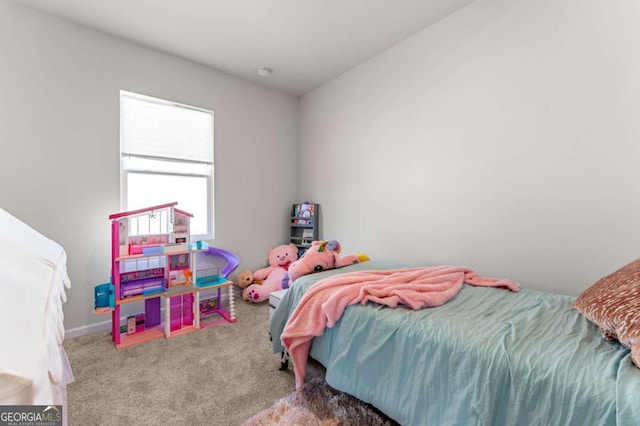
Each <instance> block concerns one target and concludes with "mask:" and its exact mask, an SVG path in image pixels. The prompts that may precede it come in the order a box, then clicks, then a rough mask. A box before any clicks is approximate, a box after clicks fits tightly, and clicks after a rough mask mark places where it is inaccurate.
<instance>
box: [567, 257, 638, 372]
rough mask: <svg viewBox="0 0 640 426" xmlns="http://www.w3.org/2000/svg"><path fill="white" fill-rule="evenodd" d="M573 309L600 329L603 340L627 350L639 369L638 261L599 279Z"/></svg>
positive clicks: (577, 301) (583, 294) (579, 298)
mask: <svg viewBox="0 0 640 426" xmlns="http://www.w3.org/2000/svg"><path fill="white" fill-rule="evenodd" d="M573 307H574V308H575V309H576V310H577V311H578V312H580V313H581V314H582V315H584V316H585V317H586V318H587V319H588V320H589V321H591V322H593V323H594V324H596V325H597V326H598V327H600V330H601V331H602V334H603V335H604V337H605V338H606V339H608V340H614V339H618V341H619V342H620V343H621V344H622V345H624V346H626V347H628V348H630V349H631V360H632V361H633V363H634V364H635V365H636V366H638V367H640V259H637V260H634V261H633V262H631V263H629V264H628V265H625V266H623V267H622V268H620V269H618V270H617V271H615V272H613V273H611V274H609V275H607V276H606V277H603V278H600V279H599V280H598V281H597V282H596V283H595V284H593V285H592V286H591V287H589V288H588V289H586V290H585V291H584V292H583V293H582V294H580V296H578V298H577V299H576V301H575V303H574V304H573Z"/></svg>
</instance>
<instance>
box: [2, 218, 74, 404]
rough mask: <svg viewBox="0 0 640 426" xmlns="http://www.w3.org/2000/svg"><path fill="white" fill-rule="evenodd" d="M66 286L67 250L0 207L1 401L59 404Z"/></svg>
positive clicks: (62, 379)
mask: <svg viewBox="0 0 640 426" xmlns="http://www.w3.org/2000/svg"><path fill="white" fill-rule="evenodd" d="M68 288H70V280H69V276H68V274H67V256H66V253H65V251H64V249H63V248H62V247H61V246H60V245H59V244H57V243H56V242H54V241H52V240H50V239H49V238H46V237H44V236H43V235H42V234H40V233H38V232H37V231H35V230H34V229H32V228H30V227H29V226H28V225H26V224H24V223H23V222H21V221H20V220H18V219H16V218H15V217H13V216H12V215H10V214H9V213H7V212H6V211H5V210H3V209H0V323H1V324H2V327H0V405H15V404H36V405H48V404H53V403H60V402H56V401H55V398H54V393H55V392H56V391H55V387H56V386H57V385H59V384H63V385H64V374H65V373H64V371H65V363H64V360H63V357H62V355H61V345H62V341H63V340H64V314H63V310H62V304H63V303H64V302H65V301H66V299H67V297H66V293H65V289H68Z"/></svg>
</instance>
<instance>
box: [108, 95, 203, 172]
mask: <svg viewBox="0 0 640 426" xmlns="http://www.w3.org/2000/svg"><path fill="white" fill-rule="evenodd" d="M120 125H121V141H120V142H121V150H122V154H128V155H138V156H145V157H158V158H171V159H176V160H188V161H198V162H203V163H213V144H212V143H211V141H212V140H213V113H212V112H211V111H205V110H200V109H197V108H193V107H189V106H186V105H180V104H172V103H167V102H164V101H158V100H155V99H154V98H150V97H146V96H141V95H137V94H130V93H127V92H123V93H122V96H121V103H120Z"/></svg>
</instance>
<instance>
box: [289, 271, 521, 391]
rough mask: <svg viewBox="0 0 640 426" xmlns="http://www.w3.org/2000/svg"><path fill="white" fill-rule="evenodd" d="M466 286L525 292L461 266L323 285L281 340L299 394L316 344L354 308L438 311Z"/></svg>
mask: <svg viewBox="0 0 640 426" xmlns="http://www.w3.org/2000/svg"><path fill="white" fill-rule="evenodd" d="M463 283H468V284H471V285H474V286H484V287H499V288H505V289H509V290H511V291H518V290H519V289H520V286H519V285H518V284H517V283H515V282H513V281H510V280H505V279H496V278H484V277H481V276H480V275H478V274H476V273H475V272H474V271H472V270H470V269H468V268H462V267H457V266H436V267H428V268H406V269H389V270H379V271H357V272H350V273H345V274H338V275H334V276H331V277H327V278H325V279H323V280H320V281H318V282H317V283H316V284H315V285H313V286H312V287H311V288H310V289H309V290H308V291H307V292H306V293H305V295H304V296H303V297H302V299H301V300H300V303H299V304H298V306H297V307H296V309H295V310H294V312H293V314H292V315H291V317H290V318H289V321H288V322H287V325H286V326H285V328H284V330H283V332H282V335H281V340H282V344H283V345H284V347H285V348H287V350H288V351H289V355H290V357H291V360H292V361H293V370H294V373H295V376H296V389H297V390H301V389H302V387H303V385H304V375H305V370H306V365H307V356H308V355H309V347H310V346H311V339H313V337H314V336H320V335H322V333H324V329H325V327H333V326H334V325H335V323H336V321H337V320H338V319H339V318H340V316H341V315H342V313H343V311H344V310H345V308H346V307H347V306H348V305H352V304H355V303H357V302H360V303H362V304H365V303H366V302H375V303H379V304H383V305H387V306H390V307H392V308H395V307H396V306H398V304H403V305H407V306H408V307H409V308H411V309H413V310H418V309H422V308H426V307H434V306H439V305H443V304H445V303H446V302H447V301H448V300H449V299H451V298H452V297H453V296H455V295H456V294H457V293H458V292H459V291H460V289H461V288H462V284H463Z"/></svg>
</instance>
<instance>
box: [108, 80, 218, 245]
mask: <svg viewBox="0 0 640 426" xmlns="http://www.w3.org/2000/svg"><path fill="white" fill-rule="evenodd" d="M120 173H121V185H122V186H121V203H122V208H123V211H130V210H136V209H140V208H145V207H149V206H154V205H158V204H165V203H170V202H173V201H177V202H178V208H180V209H181V210H184V211H187V212H189V213H192V214H193V215H194V217H193V220H192V221H191V234H192V236H193V237H194V238H196V239H207V238H213V236H214V226H213V224H214V221H213V188H214V186H213V112H212V111H207V110H204V109H200V108H195V107H191V106H188V105H183V104H178V103H176V102H170V101H165V100H162V99H157V98H151V97H149V96H143V95H138V94H135V93H131V92H125V91H121V92H120Z"/></svg>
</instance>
